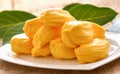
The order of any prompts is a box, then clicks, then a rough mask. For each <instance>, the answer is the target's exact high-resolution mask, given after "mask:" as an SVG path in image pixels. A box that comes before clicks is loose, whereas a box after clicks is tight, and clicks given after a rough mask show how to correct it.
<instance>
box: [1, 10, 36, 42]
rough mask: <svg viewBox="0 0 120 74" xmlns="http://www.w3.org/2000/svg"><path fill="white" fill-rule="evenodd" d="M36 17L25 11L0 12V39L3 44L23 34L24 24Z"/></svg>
mask: <svg viewBox="0 0 120 74" xmlns="http://www.w3.org/2000/svg"><path fill="white" fill-rule="evenodd" d="M35 17H36V16H34V15H32V14H30V13H28V12H24V11H3V12H0V37H1V38H2V39H3V43H4V44H5V43H7V42H9V40H10V39H11V37H12V36H14V35H16V34H19V33H23V30H22V28H23V26H24V22H25V21H26V20H29V19H32V18H35Z"/></svg>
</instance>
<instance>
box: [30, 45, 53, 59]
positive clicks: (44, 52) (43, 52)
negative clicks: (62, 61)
mask: <svg viewBox="0 0 120 74" xmlns="http://www.w3.org/2000/svg"><path fill="white" fill-rule="evenodd" d="M31 54H32V56H33V57H40V56H44V57H46V56H49V55H50V54H51V52H50V47H49V44H46V45H44V46H43V47H41V48H39V49H38V48H33V49H32V52H31Z"/></svg>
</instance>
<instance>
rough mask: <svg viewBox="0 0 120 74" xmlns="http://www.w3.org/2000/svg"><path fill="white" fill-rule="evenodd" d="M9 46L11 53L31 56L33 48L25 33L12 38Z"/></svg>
mask: <svg viewBox="0 0 120 74" xmlns="http://www.w3.org/2000/svg"><path fill="white" fill-rule="evenodd" d="M10 44H11V49H12V51H13V52H14V53H16V54H31V50H32V48H33V45H32V41H31V39H30V38H28V37H27V36H26V35H25V33H23V34H18V35H15V36H13V37H12V39H11V40H10Z"/></svg>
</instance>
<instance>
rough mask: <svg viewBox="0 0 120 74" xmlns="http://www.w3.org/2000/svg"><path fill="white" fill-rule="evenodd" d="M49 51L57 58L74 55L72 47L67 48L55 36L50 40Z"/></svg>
mask: <svg viewBox="0 0 120 74" xmlns="http://www.w3.org/2000/svg"><path fill="white" fill-rule="evenodd" d="M50 51H51V53H52V55H53V57H55V58H58V59H73V58H75V57H76V55H75V53H74V49H73V48H68V47H67V46H66V45H65V44H64V43H63V42H62V40H61V38H56V39H54V40H52V41H50Z"/></svg>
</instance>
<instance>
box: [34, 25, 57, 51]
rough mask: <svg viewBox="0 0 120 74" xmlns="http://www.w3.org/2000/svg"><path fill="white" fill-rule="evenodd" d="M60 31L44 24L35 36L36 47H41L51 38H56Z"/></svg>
mask: <svg viewBox="0 0 120 74" xmlns="http://www.w3.org/2000/svg"><path fill="white" fill-rule="evenodd" d="M58 35H59V34H58V32H57V30H56V29H54V28H48V27H46V26H44V25H43V26H42V27H41V28H40V29H39V30H38V31H37V32H36V33H35V35H34V36H33V41H32V43H33V46H34V48H37V49H39V48H41V47H42V46H44V45H45V44H47V43H49V42H50V40H52V39H54V38H56V37H57V36H58Z"/></svg>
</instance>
